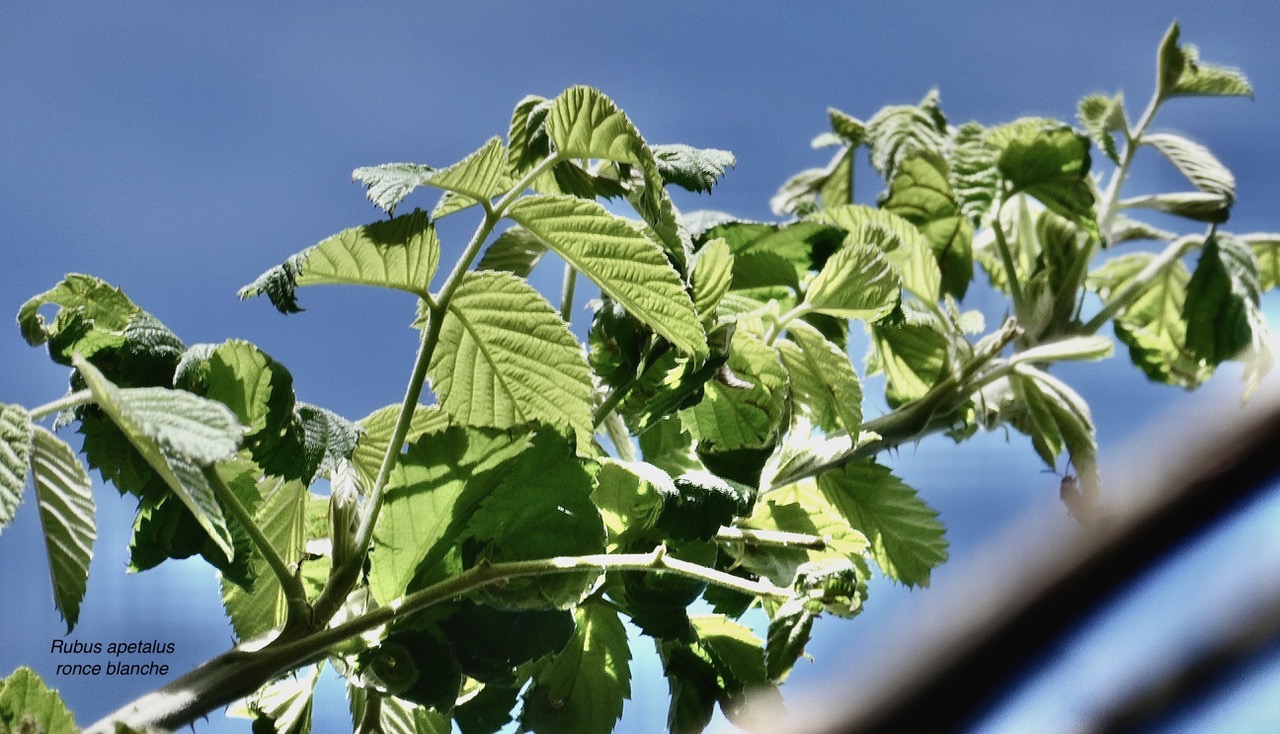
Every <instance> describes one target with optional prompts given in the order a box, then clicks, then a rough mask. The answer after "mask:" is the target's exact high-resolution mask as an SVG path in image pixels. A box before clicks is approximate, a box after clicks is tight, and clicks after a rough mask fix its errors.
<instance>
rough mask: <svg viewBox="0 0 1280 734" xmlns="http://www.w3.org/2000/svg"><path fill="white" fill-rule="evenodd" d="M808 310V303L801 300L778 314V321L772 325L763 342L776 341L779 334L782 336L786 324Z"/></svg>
mask: <svg viewBox="0 0 1280 734" xmlns="http://www.w3.org/2000/svg"><path fill="white" fill-rule="evenodd" d="M810 310H812V309H811V307H810V306H809V304H807V303H803V302H802V303H798V304H796V307H795V308H793V309H791V310H790V311H788V312H786V313H784V314H782V315H781V316H779V317H778V323H777V324H775V325H774V327H773V330H772V331H771V332H770V333H769V338H768V339H765V343H766V344H769V345H772V344H773V343H774V342H775V341H777V339H778V337H779V336H782V332H783V331H785V330H786V328H787V324H789V323H791V322H792V321H795V320H796V319H798V318H801V317H803V316H804V315H805V314H807V313H809V311H810Z"/></svg>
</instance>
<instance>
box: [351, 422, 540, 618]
mask: <svg viewBox="0 0 1280 734" xmlns="http://www.w3.org/2000/svg"><path fill="white" fill-rule="evenodd" d="M528 446H529V440H528V437H527V435H523V434H515V435H512V434H511V433H509V432H506V431H498V430H494V429H481V428H464V427H460V426H452V427H450V428H448V429H446V430H444V431H440V432H439V433H428V434H425V435H423V436H422V437H421V438H419V439H418V440H417V441H415V442H413V443H411V444H409V450H408V451H407V452H405V453H402V454H401V456H400V459H399V461H398V463H397V465H396V467H395V470H394V471H393V472H392V474H391V479H390V481H389V482H388V483H387V489H386V495H385V496H386V500H385V504H384V505H383V507H382V512H381V513H380V514H379V515H378V523H377V525H376V526H375V528H374V542H373V547H372V549H371V550H370V559H371V561H372V564H373V565H372V569H371V570H370V572H369V588H370V590H371V591H372V592H373V596H374V599H376V600H377V602H378V603H379V604H387V603H389V602H391V600H393V599H396V598H397V597H399V596H401V595H403V594H404V593H405V591H406V590H407V589H408V588H409V585H410V582H411V581H412V580H413V578H414V575H415V574H416V573H417V572H418V568H419V566H422V567H424V570H427V571H432V570H435V567H436V566H437V564H439V563H440V561H441V559H443V558H444V556H445V554H446V553H447V552H448V551H449V549H450V548H452V547H453V545H454V544H455V543H456V541H457V540H458V538H459V537H460V535H461V533H462V530H463V528H464V527H465V526H466V522H467V521H468V520H469V519H470V517H471V513H473V512H474V511H475V508H476V507H477V506H478V505H479V503H480V501H481V500H483V499H484V498H485V497H486V496H488V494H489V492H491V491H492V490H493V489H494V488H495V487H496V486H497V485H498V484H499V483H501V482H502V480H503V479H504V478H505V477H506V473H507V471H509V469H508V468H506V467H504V466H503V465H504V464H505V463H506V462H507V460H509V459H511V458H513V457H515V456H518V455H519V454H520V453H521V452H522V451H524V450H525V449H526V448H527V447H528Z"/></svg>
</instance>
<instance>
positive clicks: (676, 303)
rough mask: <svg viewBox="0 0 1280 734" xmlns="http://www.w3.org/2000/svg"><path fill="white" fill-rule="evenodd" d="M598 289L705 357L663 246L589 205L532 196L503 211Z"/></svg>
mask: <svg viewBox="0 0 1280 734" xmlns="http://www.w3.org/2000/svg"><path fill="white" fill-rule="evenodd" d="M507 216H509V217H510V218H512V219H514V220H515V221H516V222H517V223H518V224H520V225H521V226H522V227H524V228H525V229H526V230H527V231H528V232H529V233H531V234H532V235H533V236H534V237H536V238H537V239H538V240H540V241H541V242H543V243H544V244H545V245H546V246H547V247H549V248H551V249H552V250H555V251H556V253H557V254H559V255H560V256H561V257H563V258H564V259H565V261H566V262H568V263H569V264H570V265H572V266H573V267H574V268H575V269H576V270H577V271H578V272H580V273H582V274H583V275H585V276H587V277H588V278H590V279H591V280H592V281H594V282H595V284H596V285H598V286H600V290H601V291H604V292H605V293H606V294H607V295H608V296H609V297H610V298H612V299H614V300H615V301H617V302H618V303H620V304H622V306H623V307H624V308H625V309H627V311H628V312H629V313H631V314H632V315H633V316H635V317H636V318H638V319H640V320H641V321H643V322H644V323H645V324H646V325H647V326H649V327H650V328H651V329H653V330H654V331H655V332H657V333H658V334H659V335H660V336H662V337H663V338H665V339H666V340H667V341H669V342H671V343H672V344H674V345H675V346H676V348H678V349H680V350H681V351H683V352H686V353H688V354H692V355H695V356H700V357H702V356H706V354H707V340H706V335H705V334H704V333H703V331H702V325H701V324H700V323H699V322H698V315H697V312H696V311H695V310H694V307H693V301H692V300H691V299H690V298H689V294H688V293H686V292H685V290H684V287H683V286H682V285H681V282H680V275H679V274H678V273H676V271H675V270H674V269H673V268H672V267H671V264H670V263H669V262H668V261H667V257H666V255H664V254H663V251H662V248H661V247H659V246H658V245H657V244H656V243H655V242H653V240H651V239H649V238H648V237H647V236H645V234H644V233H643V232H641V231H640V230H638V229H636V228H635V227H634V226H632V225H631V224H630V223H629V222H627V220H625V219H622V218H620V217H617V216H615V215H613V214H610V213H609V212H607V211H605V209H604V207H602V206H600V205H599V204H597V203H595V202H593V201H584V200H582V199H574V198H571V197H566V196H530V197H527V198H524V199H520V200H519V201H517V202H516V203H515V204H513V205H512V206H511V208H510V209H508V211H507Z"/></svg>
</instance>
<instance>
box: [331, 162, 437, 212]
mask: <svg viewBox="0 0 1280 734" xmlns="http://www.w3.org/2000/svg"><path fill="white" fill-rule="evenodd" d="M434 172H435V169H434V168H432V167H431V166H427V165H423V164H421V163H383V164H382V165H380V166H362V167H360V168H357V169H356V170H354V171H352V172H351V180H352V181H359V182H360V183H362V184H364V186H365V192H364V193H365V196H367V197H368V198H369V201H371V202H373V205H374V206H376V207H378V208H379V209H381V210H382V211H384V212H386V213H387V214H391V215H394V214H395V211H396V207H397V206H398V205H399V204H400V202H402V201H404V199H405V197H406V196H408V195H409V194H411V193H413V190H414V189H416V188H418V187H419V186H421V185H423V184H425V183H426V182H427V179H429V178H431V174H432V173H434Z"/></svg>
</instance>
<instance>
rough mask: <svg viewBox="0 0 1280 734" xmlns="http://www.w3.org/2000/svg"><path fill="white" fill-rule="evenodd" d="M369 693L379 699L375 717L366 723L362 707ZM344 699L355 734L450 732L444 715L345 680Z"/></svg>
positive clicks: (447, 733)
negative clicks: (345, 691) (349, 711)
mask: <svg viewBox="0 0 1280 734" xmlns="http://www.w3.org/2000/svg"><path fill="white" fill-rule="evenodd" d="M370 696H377V698H378V717H377V719H376V720H374V721H372V722H366V719H367V718H368V717H366V716H365V710H366V707H367V706H368V705H369V697H370ZM347 700H348V702H349V703H350V708H351V720H352V722H354V724H355V727H354V728H353V730H352V731H354V732H355V734H451V732H452V731H453V727H452V726H451V725H450V723H449V718H448V717H447V716H445V715H444V714H441V713H439V712H437V711H432V710H430V709H427V708H424V707H422V706H419V705H417V704H415V703H413V702H411V701H405V700H404V699H402V698H397V697H395V696H385V695H382V694H380V693H378V692H377V691H370V690H367V689H364V688H361V687H359V686H354V685H351V684H350V683H348V684H347Z"/></svg>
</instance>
